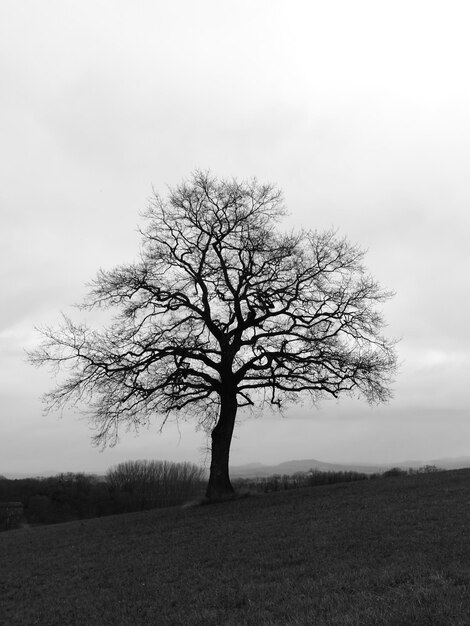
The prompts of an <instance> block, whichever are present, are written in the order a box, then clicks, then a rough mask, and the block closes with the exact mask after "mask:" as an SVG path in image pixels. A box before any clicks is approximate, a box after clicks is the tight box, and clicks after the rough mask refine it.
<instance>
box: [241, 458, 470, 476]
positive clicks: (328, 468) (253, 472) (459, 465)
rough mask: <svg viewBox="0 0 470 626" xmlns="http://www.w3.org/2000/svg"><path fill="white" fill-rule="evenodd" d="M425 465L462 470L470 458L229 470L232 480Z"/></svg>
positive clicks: (299, 462) (251, 465)
mask: <svg viewBox="0 0 470 626" xmlns="http://www.w3.org/2000/svg"><path fill="white" fill-rule="evenodd" d="M426 465H435V466H436V467H438V468H440V469H463V468H466V467H470V457H457V458H442V459H432V460H430V461H401V462H400V463H381V464H379V463H326V462H324V461H318V460H317V459H300V460H292V461H284V462H283V463H279V464H278V465H264V464H263V463H248V464H246V465H234V466H232V467H231V468H230V474H231V476H232V478H263V477H265V476H273V475H274V474H280V475H284V474H286V475H292V474H295V473H296V472H308V471H309V470H318V471H321V472H362V473H364V474H374V473H376V472H385V471H386V470H388V469H390V468H392V467H400V468H402V469H408V468H410V467H411V468H413V469H419V468H420V467H424V466H426Z"/></svg>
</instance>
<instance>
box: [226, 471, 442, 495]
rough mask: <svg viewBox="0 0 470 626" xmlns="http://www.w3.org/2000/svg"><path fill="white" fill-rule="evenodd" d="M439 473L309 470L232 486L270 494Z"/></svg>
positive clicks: (249, 480) (253, 479) (243, 480)
mask: <svg viewBox="0 0 470 626" xmlns="http://www.w3.org/2000/svg"><path fill="white" fill-rule="evenodd" d="M438 471H440V470H439V468H438V467H436V466H435V465H425V466H423V467H420V468H412V467H410V468H408V469H403V468H400V467H392V468H390V469H388V470H386V471H385V472H382V473H374V474H366V473H365V472H355V471H336V472H335V471H328V472H324V471H321V470H313V469H312V470H309V471H308V472H296V473H295V474H292V475H291V474H282V475H281V474H275V475H273V476H263V477H260V478H237V479H236V480H234V485H236V487H237V489H239V490H240V489H241V490H247V491H254V492H262V493H270V492H273V491H284V490H287V489H300V488H302V487H316V486H320V485H331V484H334V483H346V482H352V481H358V480H372V479H376V478H392V477H394V476H413V475H415V474H427V473H431V472H438Z"/></svg>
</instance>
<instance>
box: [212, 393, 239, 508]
mask: <svg viewBox="0 0 470 626" xmlns="http://www.w3.org/2000/svg"><path fill="white" fill-rule="evenodd" d="M237 408H238V403H237V394H236V391H234V392H232V391H230V392H229V393H226V394H224V395H222V396H221V399H220V414H219V419H218V421H217V424H216V426H215V428H214V430H213V431H212V435H211V439H212V456H211V469H210V475H209V484H208V485H207V491H206V498H207V499H208V500H211V501H214V500H223V499H225V498H229V497H230V496H231V495H232V494H233V493H234V489H233V487H232V483H231V482H230V477H229V472H228V462H229V453H230V444H231V442H232V435H233V428H234V426H235V417H236V415H237Z"/></svg>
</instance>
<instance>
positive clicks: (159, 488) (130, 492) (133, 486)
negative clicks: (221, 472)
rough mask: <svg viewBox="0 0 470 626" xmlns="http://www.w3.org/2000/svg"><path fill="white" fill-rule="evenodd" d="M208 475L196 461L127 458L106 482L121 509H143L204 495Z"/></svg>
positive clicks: (181, 502) (122, 510)
mask: <svg viewBox="0 0 470 626" xmlns="http://www.w3.org/2000/svg"><path fill="white" fill-rule="evenodd" d="M204 474H205V472H204V470H203V469H202V468H200V467H198V466H197V465H193V464H192V463H171V462H169V461H145V460H144V461H126V462H125V463H119V465H116V466H115V467H113V468H111V469H110V470H108V472H107V474H106V482H107V484H108V486H109V490H110V493H111V496H112V498H113V500H114V502H115V505H116V508H117V510H118V512H126V511H139V510H144V509H151V508H155V507H163V506H173V505H178V504H184V503H185V502H186V501H187V500H189V499H191V498H195V497H199V496H202V494H203V490H204V485H205V476H204Z"/></svg>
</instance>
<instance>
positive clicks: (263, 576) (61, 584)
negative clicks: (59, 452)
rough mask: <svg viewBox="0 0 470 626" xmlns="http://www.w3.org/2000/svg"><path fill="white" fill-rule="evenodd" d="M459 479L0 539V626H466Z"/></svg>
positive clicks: (463, 481) (307, 492)
mask: <svg viewBox="0 0 470 626" xmlns="http://www.w3.org/2000/svg"><path fill="white" fill-rule="evenodd" d="M469 529H470V470H460V471H451V472H442V473H437V474H427V475H418V476H413V477H399V478H388V479H376V480H370V481H362V482H357V483H348V484H337V485H332V486H325V487H314V488H310V489H301V490H293V491H288V492H283V493H275V494H268V495H260V496H252V497H249V498H245V499H241V500H238V501H235V502H230V503H225V504H216V505H210V506H202V507H194V508H186V509H181V508H173V509H160V510H155V511H147V512H143V513H134V514H128V515H121V516H113V517H108V518H101V519H94V520H85V521H81V522H80V521H79V522H71V523H68V524H58V525H55V526H44V527H37V528H31V529H21V530H16V531H10V532H6V533H2V534H1V535H0V623H1V624H9V625H15V624H21V625H29V624H41V625H49V624H57V625H60V626H64V625H69V624H71V625H72V624H77V625H78V624H80V625H87V626H88V625H100V626H104V625H108V624H110V625H111V624H112V625H113V626H117V625H121V624H122V625H127V624H129V625H138V624H152V625H156V626H160V625H166V624H168V625H170V624H171V625H175V626H176V625H178V624H180V625H194V624H200V625H201V626H202V625H204V626H206V625H214V626H216V625H217V626H218V625H221V624H231V625H233V626H235V625H236V626H239V625H240V626H241V625H243V624H247V625H248V624H249V625H253V626H255V625H256V626H258V625H262V624H309V625H315V624H318V625H322V626H323V625H333V624H335V625H346V624H347V625H357V626H359V625H360V626H364V625H368V624H380V625H382V624H393V625H394V626H398V625H400V624H403V625H405V624H406V625H408V624H432V625H433V626H436V625H442V626H451V625H456V624H461V625H462V626H463V625H468V624H470V542H469Z"/></svg>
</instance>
